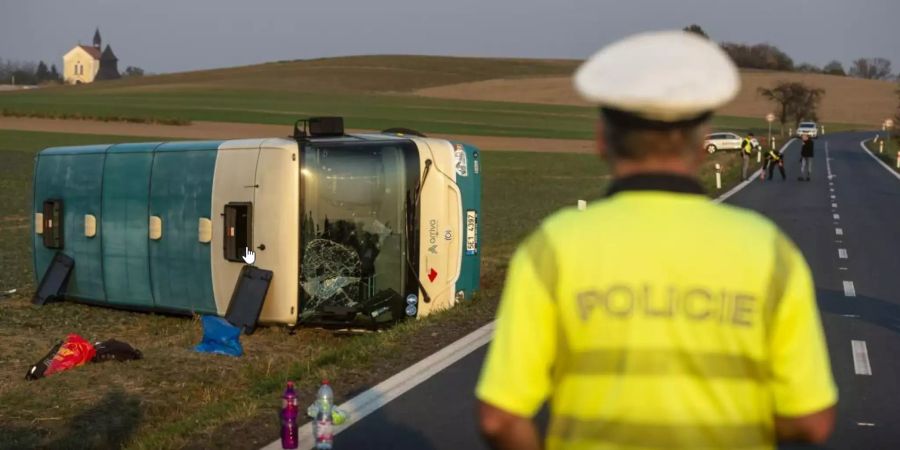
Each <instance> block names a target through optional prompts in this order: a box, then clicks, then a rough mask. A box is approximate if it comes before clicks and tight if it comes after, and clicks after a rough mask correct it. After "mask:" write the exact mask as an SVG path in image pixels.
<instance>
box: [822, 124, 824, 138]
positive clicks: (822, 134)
mask: <svg viewBox="0 0 900 450" xmlns="http://www.w3.org/2000/svg"><path fill="white" fill-rule="evenodd" d="M822 136H825V125H822Z"/></svg>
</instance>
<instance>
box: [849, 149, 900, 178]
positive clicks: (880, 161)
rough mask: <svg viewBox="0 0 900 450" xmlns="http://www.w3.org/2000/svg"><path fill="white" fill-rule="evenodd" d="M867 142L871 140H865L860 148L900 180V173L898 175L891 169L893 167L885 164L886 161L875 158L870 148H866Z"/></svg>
mask: <svg viewBox="0 0 900 450" xmlns="http://www.w3.org/2000/svg"><path fill="white" fill-rule="evenodd" d="M866 141H871V139H863V140H862V141H861V142H860V143H859V146H860V147H862V149H863V150H865V151H866V153H868V154H869V156H871V157H872V159H874V160H875V161H876V162H877V163H878V164H881V167H884V169H885V170H887V171H888V172H889V173H890V174H891V175H893V176H894V178H896V179H898V180H900V173H897V172H896V171H895V170H894V169H892V168H891V166H889V165H887V164H885V163H884V161H882V160H880V159H878V157H877V156H875V154H874V153H872V152H871V151H870V150H869V148H868V147H866Z"/></svg>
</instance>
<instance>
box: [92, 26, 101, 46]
mask: <svg viewBox="0 0 900 450" xmlns="http://www.w3.org/2000/svg"><path fill="white" fill-rule="evenodd" d="M102 43H103V41H102V40H101V39H100V27H97V30H96V31H94V48H96V49H97V50H100V47H101V44H102Z"/></svg>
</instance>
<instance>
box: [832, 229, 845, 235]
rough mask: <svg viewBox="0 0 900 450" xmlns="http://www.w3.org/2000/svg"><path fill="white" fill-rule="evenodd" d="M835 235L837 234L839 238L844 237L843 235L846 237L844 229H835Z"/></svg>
mask: <svg viewBox="0 0 900 450" xmlns="http://www.w3.org/2000/svg"><path fill="white" fill-rule="evenodd" d="M834 234H836V235H838V236H843V235H844V229H843V228H835V229H834Z"/></svg>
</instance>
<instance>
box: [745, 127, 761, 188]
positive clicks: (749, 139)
mask: <svg viewBox="0 0 900 450" xmlns="http://www.w3.org/2000/svg"><path fill="white" fill-rule="evenodd" d="M758 146H759V143H758V142H757V141H756V138H754V137H753V133H747V136H746V137H744V140H743V141H741V159H742V160H743V163H744V164H743V168H742V169H741V177H742V179H744V180H746V179H747V171H748V169H749V168H750V155H751V154H753V149H755V148H756V147H758Z"/></svg>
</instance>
